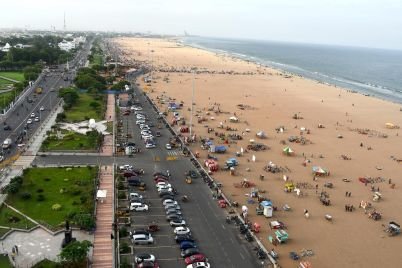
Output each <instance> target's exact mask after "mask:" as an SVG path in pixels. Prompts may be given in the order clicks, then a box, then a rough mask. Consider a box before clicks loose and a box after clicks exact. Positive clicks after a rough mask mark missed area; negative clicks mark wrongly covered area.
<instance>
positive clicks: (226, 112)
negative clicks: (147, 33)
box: [119, 39, 402, 267]
mask: <svg viewBox="0 0 402 268" xmlns="http://www.w3.org/2000/svg"><path fill="white" fill-rule="evenodd" d="M119 40H120V41H119V44H120V46H121V47H123V49H124V50H125V51H126V52H127V53H130V55H131V57H132V58H133V59H136V60H144V58H145V60H146V54H145V53H144V52H146V51H147V49H148V46H147V43H148V42H151V44H152V48H153V50H155V53H154V58H156V59H157V62H158V64H155V65H154V68H155V70H158V68H159V66H161V68H162V69H163V68H167V69H170V68H173V69H172V70H187V69H190V67H191V66H194V65H196V66H198V67H199V68H200V69H202V68H205V69H208V70H209V71H215V70H226V71H233V72H239V73H242V72H245V73H247V72H250V73H256V72H257V70H258V66H257V65H255V64H252V63H248V62H244V61H243V60H235V59H231V58H230V57H220V56H217V55H215V54H214V53H212V52H209V51H205V50H201V49H194V48H190V47H181V48H180V49H177V46H175V45H173V43H172V42H167V41H166V40H161V39H158V40H151V39H119ZM262 71H265V72H272V75H263V74H253V75H251V74H245V75H233V74H229V73H222V74H216V73H201V74H197V75H196V76H195V85H196V91H195V102H194V103H195V104H194V111H195V112H196V114H197V116H195V118H194V119H195V120H193V133H196V134H197V137H198V139H197V142H196V143H191V144H190V149H191V150H192V151H193V152H199V154H200V157H199V160H201V162H203V161H204V159H206V158H207V154H211V153H210V152H208V151H206V150H202V149H201V147H200V142H199V139H200V138H209V139H211V140H212V141H213V142H214V144H216V145H225V146H227V152H226V153H225V154H214V155H215V156H217V157H218V162H219V165H221V166H223V162H224V161H225V159H227V158H230V157H233V156H235V155H236V152H237V151H240V148H246V147H247V145H248V144H249V140H251V139H253V140H255V142H257V143H263V144H265V145H267V146H268V147H269V149H267V150H265V151H259V152H252V151H250V152H245V153H244V155H240V156H238V157H237V159H238V161H239V166H238V167H236V170H235V175H234V176H233V175H231V174H229V172H228V171H223V170H219V171H218V172H216V173H215V172H214V173H213V175H212V176H213V178H214V179H215V180H216V181H218V182H220V183H222V184H223V188H222V190H223V191H224V192H225V194H226V195H227V196H228V198H230V199H231V200H233V201H236V202H238V203H239V204H240V207H241V206H242V205H247V206H248V208H249V219H250V220H251V222H258V223H260V224H261V232H260V233H258V234H257V235H258V237H259V238H260V240H261V241H262V242H263V244H264V246H265V247H266V248H267V249H270V248H272V247H273V246H272V245H271V244H270V243H269V242H268V239H267V237H268V235H272V234H273V232H272V230H270V228H269V227H268V223H269V221H271V220H280V221H282V222H284V223H285V224H286V225H287V229H286V231H287V232H288V233H289V237H290V240H289V241H288V243H285V244H281V245H279V246H277V247H276V248H275V250H276V251H278V252H279V255H280V256H281V257H280V259H279V264H280V265H281V266H282V267H293V266H294V265H295V262H294V261H292V260H290V259H289V258H287V255H288V253H289V252H290V251H296V252H300V250H302V249H312V250H313V251H314V253H315V255H314V256H312V257H308V258H307V257H306V258H303V260H306V261H310V262H311V263H312V264H313V267H334V266H336V265H339V266H343V267H362V266H364V267H378V266H384V267H398V266H401V265H402V261H401V260H400V259H398V258H397V254H396V248H398V243H399V242H400V240H399V239H400V237H395V238H388V237H386V236H385V235H384V233H383V231H382V229H383V227H382V225H386V224H387V223H388V221H391V220H394V221H396V222H399V223H400V222H402V216H401V215H399V214H398V213H396V212H397V211H399V210H401V209H402V195H401V189H400V186H399V185H401V182H402V180H401V179H400V178H399V177H398V174H399V173H400V164H398V163H397V161H394V158H395V157H396V158H398V159H402V155H401V156H398V152H395V148H398V147H400V146H402V139H401V138H400V136H398V131H399V130H397V129H387V128H386V127H385V123H386V122H393V123H395V124H396V125H402V120H401V118H400V111H399V109H400V106H399V105H396V104H393V103H390V102H387V101H384V100H381V99H377V98H364V96H362V95H360V94H352V93H351V92H345V93H342V97H341V98H339V97H338V91H339V90H337V89H338V88H337V89H336V90H334V87H330V86H326V85H323V84H318V83H316V82H313V81H311V80H308V79H303V78H300V77H298V76H296V77H294V78H292V79H286V78H284V77H283V76H281V75H279V74H277V72H276V70H273V69H271V68H263V70H262ZM152 77H153V78H154V81H153V82H152V83H150V86H147V83H144V81H142V80H141V81H139V80H138V81H137V83H139V84H140V87H141V88H143V89H144V91H145V92H147V95H148V96H149V97H150V98H151V99H152V100H153V101H154V102H155V104H157V105H158V107H159V108H160V109H161V111H165V110H166V111H167V103H168V102H169V101H175V102H177V103H179V102H183V108H182V109H180V110H178V112H179V113H180V116H181V117H182V118H183V120H184V121H186V122H187V123H188V121H189V118H190V112H189V109H190V103H191V99H192V97H191V95H192V94H191V87H192V86H191V85H192V74H191V73H188V72H159V71H154V74H153V76H152ZM329 89H332V90H329ZM238 104H243V105H244V106H243V108H244V107H245V108H244V109H239V107H238ZM294 114H297V115H298V116H300V117H301V118H299V119H294V118H292V116H293V115H294ZM233 115H236V116H237V117H238V118H239V122H236V123H232V122H229V120H228V118H229V117H230V116H233ZM171 119H172V114H171V113H169V116H168V120H169V121H170V120H171ZM201 119H202V120H201ZM204 120H205V121H204ZM220 122H222V124H223V126H224V128H221V127H220ZM321 124H322V125H323V126H324V127H323V128H320V127H319V126H318V125H321ZM206 126H208V128H212V129H214V130H213V131H212V132H209V131H207V127H206ZM278 126H284V131H283V132H278V131H275V129H276V128H277V127H278ZM174 127H175V128H179V127H180V126H174ZM226 127H228V128H230V129H234V130H228V129H227V128H226ZM246 129H249V131H246ZM302 129H304V130H302ZM260 130H263V131H265V132H266V134H267V138H266V139H259V138H257V137H256V133H257V132H258V131H260ZM306 130H309V131H306ZM365 130H369V131H367V133H362V132H365ZM382 133H384V134H386V136H387V137H382V136H381V134H382ZM218 134H219V135H221V134H223V135H224V137H225V138H224V139H221V138H220V136H219V135H218ZM230 134H238V135H239V136H240V137H242V139H241V140H236V141H235V140H231V139H229V138H227V137H228V135H230ZM182 135H183V136H188V133H182ZM292 136H299V137H300V136H303V137H304V138H305V139H306V140H308V141H310V142H309V143H306V144H304V145H303V144H301V143H294V142H290V141H288V138H290V137H292ZM340 136H341V138H340ZM226 140H228V141H229V142H228V143H226ZM285 144H286V145H285ZM285 146H290V147H291V148H292V149H293V150H294V151H295V153H294V154H293V155H292V156H288V155H285V154H284V153H283V148H284V147H285ZM342 155H346V156H347V157H349V158H350V160H347V159H344V158H342V157H341V156H342ZM390 155H391V156H394V158H390ZM254 156H255V158H256V161H253V158H254ZM306 160H309V162H308V163H306V164H305V161H306ZM271 161H272V162H273V163H275V164H276V165H277V166H278V167H283V168H284V170H285V167H286V170H285V171H282V172H279V173H271V172H267V171H264V168H265V167H266V166H267V164H268V163H269V162H271ZM313 166H322V167H323V168H326V169H329V171H330V176H328V177H319V178H318V179H317V180H314V179H315V177H313V176H312V172H311V169H312V167H313ZM378 167H380V169H379V168H378ZM261 174H264V175H265V179H264V180H260V179H259V176H260V175H261ZM283 175H287V176H288V177H289V178H290V180H292V181H293V182H294V183H295V184H297V185H300V186H301V187H303V188H302V189H301V191H302V192H303V195H302V196H298V195H296V194H295V193H286V192H284V191H283V189H284V183H285V182H284V181H283ZM364 176H368V177H373V178H375V177H382V178H384V180H385V181H387V179H392V181H393V182H394V183H396V185H397V186H396V188H395V189H394V188H390V186H389V185H388V184H387V183H386V182H382V183H381V182H379V183H375V184H374V185H375V187H379V188H381V189H380V190H381V193H382V194H383V197H384V199H383V200H382V201H380V202H375V203H374V202H373V207H375V209H376V210H377V211H379V212H381V213H382V215H383V219H382V220H380V221H378V222H375V221H373V220H372V219H370V218H368V215H367V214H365V213H364V211H363V210H362V209H360V208H358V207H359V204H360V202H361V201H362V200H365V201H371V199H372V192H371V191H370V185H368V186H365V185H364V184H362V183H361V182H360V181H359V180H358V178H359V177H364ZM243 178H247V179H249V181H251V182H252V183H253V184H255V188H257V189H258V190H261V191H263V192H264V193H263V195H264V196H265V197H267V198H269V199H270V200H272V201H273V202H274V206H276V207H277V208H278V211H276V212H274V217H273V218H271V219H269V218H268V219H266V218H264V217H262V216H257V215H256V213H255V207H256V204H255V200H254V199H253V201H254V204H252V203H249V200H250V197H249V195H250V191H251V188H243V187H240V188H238V187H237V185H238V184H239V183H241V181H242V179H243ZM345 178H347V179H348V181H347V182H345V181H344V180H343V179H345ZM326 182H332V183H333V184H334V187H333V188H326V187H325V183H326ZM315 185H317V186H318V187H317V186H315ZM322 191H325V192H327V193H328V194H329V195H330V199H331V205H330V206H324V205H322V204H321V203H320V200H319V197H320V196H319V192H322ZM345 192H352V193H353V194H352V195H351V197H347V196H345ZM285 204H288V205H289V206H290V207H291V208H292V210H291V211H283V210H282V209H281V208H282V206H283V205H285ZM346 205H353V207H354V208H356V209H355V210H354V212H349V211H346V209H344V207H345V208H346ZM304 209H308V210H309V213H310V218H309V219H305V217H304V216H303V211H304ZM326 214H330V215H332V216H333V219H334V220H333V221H332V222H331V223H330V222H328V221H326V220H325V218H324V216H325V215H326ZM362 241H371V243H370V244H368V245H365V247H364V250H361V247H362V246H361V242H362Z"/></svg>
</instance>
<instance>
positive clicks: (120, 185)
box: [117, 182, 126, 190]
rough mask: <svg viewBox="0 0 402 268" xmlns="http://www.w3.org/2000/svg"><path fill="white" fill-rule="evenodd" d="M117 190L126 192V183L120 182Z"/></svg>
mask: <svg viewBox="0 0 402 268" xmlns="http://www.w3.org/2000/svg"><path fill="white" fill-rule="evenodd" d="M117 189H119V190H124V189H126V186H124V183H123V182H119V183H118V184H117Z"/></svg>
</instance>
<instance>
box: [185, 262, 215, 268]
mask: <svg viewBox="0 0 402 268" xmlns="http://www.w3.org/2000/svg"><path fill="white" fill-rule="evenodd" d="M210 267H211V265H210V264H209V263H208V262H194V263H192V264H190V265H187V267H186V268H210Z"/></svg>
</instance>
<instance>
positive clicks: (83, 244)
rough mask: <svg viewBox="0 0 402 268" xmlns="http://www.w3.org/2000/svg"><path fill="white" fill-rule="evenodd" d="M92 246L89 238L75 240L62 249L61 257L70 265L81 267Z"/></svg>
mask: <svg viewBox="0 0 402 268" xmlns="http://www.w3.org/2000/svg"><path fill="white" fill-rule="evenodd" d="M90 247H92V244H91V242H89V241H88V240H83V241H74V242H71V243H70V244H68V245H67V246H66V247H65V248H63V249H62V250H61V252H60V254H59V257H60V259H61V261H62V262H63V263H64V264H66V265H68V266H70V267H80V264H82V263H83V262H84V261H86V258H87V256H88V252H89V248H90Z"/></svg>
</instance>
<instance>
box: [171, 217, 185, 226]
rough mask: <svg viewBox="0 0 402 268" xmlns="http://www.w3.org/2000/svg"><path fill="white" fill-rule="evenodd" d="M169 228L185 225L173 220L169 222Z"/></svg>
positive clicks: (182, 221) (180, 221) (181, 221)
mask: <svg viewBox="0 0 402 268" xmlns="http://www.w3.org/2000/svg"><path fill="white" fill-rule="evenodd" d="M169 224H170V226H172V227H175V226H183V225H186V221H185V220H180V219H173V220H171V221H170V223H169Z"/></svg>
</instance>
